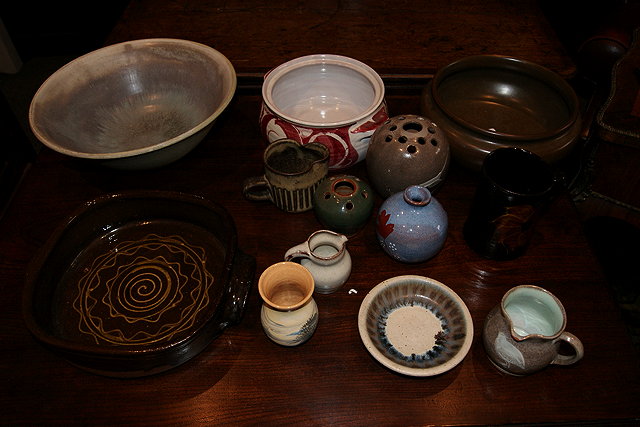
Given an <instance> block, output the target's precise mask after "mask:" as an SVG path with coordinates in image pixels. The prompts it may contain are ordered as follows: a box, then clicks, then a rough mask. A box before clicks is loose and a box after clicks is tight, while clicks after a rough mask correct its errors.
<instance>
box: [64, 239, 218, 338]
mask: <svg viewBox="0 0 640 427" xmlns="http://www.w3.org/2000/svg"><path fill="white" fill-rule="evenodd" d="M205 254H206V252H205V250H204V248H202V247H199V246H195V245H190V244H189V243H187V242H186V241H185V240H184V239H183V238H182V237H180V236H160V235H157V234H150V235H147V236H145V237H144V238H142V239H140V240H135V241H125V242H120V243H118V244H117V245H116V246H115V247H114V248H112V249H111V250H109V251H108V252H106V253H104V254H103V255H101V256H99V257H97V258H96V259H95V260H94V262H93V263H92V265H91V266H90V267H88V268H87V269H86V273H85V274H84V275H83V276H82V277H81V279H80V280H79V282H78V296H77V298H76V299H75V301H74V302H73V308H74V310H75V311H76V312H77V313H78V314H79V316H80V320H79V324H78V328H79V330H80V332H82V333H83V334H87V335H90V336H91V337H92V338H93V339H94V340H95V342H96V343H98V344H100V343H111V344H114V345H116V344H117V345H148V344H152V343H158V342H163V341H169V340H171V339H172V338H173V337H175V336H176V334H180V333H181V332H183V331H186V330H188V329H189V328H190V327H191V326H192V325H194V324H195V323H196V321H197V318H198V315H199V314H200V313H201V312H202V310H203V309H204V308H205V307H207V306H208V305H209V288H210V287H211V285H212V283H213V275H212V274H211V273H210V272H209V271H208V270H207V259H206V255H205Z"/></svg>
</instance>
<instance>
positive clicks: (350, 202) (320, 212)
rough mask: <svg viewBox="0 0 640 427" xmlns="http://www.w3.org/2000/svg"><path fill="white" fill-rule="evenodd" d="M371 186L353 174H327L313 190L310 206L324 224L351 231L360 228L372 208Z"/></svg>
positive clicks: (353, 231)
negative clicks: (311, 205)
mask: <svg viewBox="0 0 640 427" xmlns="http://www.w3.org/2000/svg"><path fill="white" fill-rule="evenodd" d="M373 201H374V200H373V192H372V190H371V187H370V186H369V184H367V183H366V182H364V181H362V180H361V179H360V178H358V177H356V176H353V175H336V176H330V177H328V178H327V179H325V180H324V181H322V182H321V183H320V185H319V186H318V188H317V189H316V191H315V193H314V194H313V209H314V211H315V213H316V217H317V218H318V221H320V222H321V223H322V224H323V225H324V226H325V227H326V228H328V229H330V230H333V231H336V232H338V233H342V234H346V235H351V234H354V233H356V232H357V231H358V230H360V229H361V228H362V227H363V226H364V225H365V224H366V222H367V221H368V220H369V218H370V217H371V212H372V211H373Z"/></svg>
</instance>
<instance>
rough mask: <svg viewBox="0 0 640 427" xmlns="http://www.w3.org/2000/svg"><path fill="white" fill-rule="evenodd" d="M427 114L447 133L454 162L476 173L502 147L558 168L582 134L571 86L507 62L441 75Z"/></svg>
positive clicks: (454, 66) (490, 61)
mask: <svg viewBox="0 0 640 427" xmlns="http://www.w3.org/2000/svg"><path fill="white" fill-rule="evenodd" d="M422 111H423V113H424V114H425V115H426V116H427V117H429V118H430V119H431V120H433V121H434V122H435V123H437V124H438V126H440V128H441V129H443V130H444V131H445V132H446V134H447V139H448V141H449V146H450V148H451V154H452V157H453V159H454V160H455V161H457V162H458V163H459V164H462V165H463V166H465V167H468V168H469V169H473V170H476V171H479V170H480V167H481V165H482V161H483V160H484V158H485V156H486V155H487V154H489V153H490V152H491V151H493V150H495V149H496V148H500V147H520V148H523V149H525V150H528V151H531V152H534V153H536V154H537V155H538V156H540V157H542V158H543V159H544V160H545V161H547V162H549V163H555V162H558V161H560V160H561V159H563V158H565V157H566V156H567V155H568V154H569V153H570V152H571V150H572V148H573V147H574V146H575V144H576V142H577V141H578V136H579V133H580V130H581V120H580V116H579V114H578V113H579V105H578V98H577V96H576V94H575V92H574V91H573V89H572V88H571V86H569V84H568V83H567V82H565V81H564V80H563V79H562V78H561V77H560V76H559V75H557V74H556V73H554V72H552V71H551V70H549V69H547V68H544V67H542V66H540V65H537V64H534V63H531V62H527V61H523V60H519V59H515V58H509V57H503V56H493V55H486V56H485V55H480V56H471V57H467V58H463V59H461V60H459V61H456V62H454V63H451V64H449V65H447V66H446V67H444V68H442V69H440V70H438V72H437V73H436V75H435V76H434V78H433V81H432V82H431V83H430V84H429V86H428V87H427V88H426V89H425V91H424V93H423V95H422Z"/></svg>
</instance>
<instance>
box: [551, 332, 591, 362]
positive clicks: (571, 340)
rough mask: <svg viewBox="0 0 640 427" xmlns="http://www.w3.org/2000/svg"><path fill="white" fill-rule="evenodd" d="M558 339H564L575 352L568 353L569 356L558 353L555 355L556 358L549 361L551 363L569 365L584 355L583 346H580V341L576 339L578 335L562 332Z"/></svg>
mask: <svg viewBox="0 0 640 427" xmlns="http://www.w3.org/2000/svg"><path fill="white" fill-rule="evenodd" d="M558 339H559V340H562V341H565V342H566V343H567V344H569V345H570V346H571V347H573V350H574V351H575V354H573V355H570V356H568V355H563V354H558V355H557V356H556V358H555V359H553V360H552V361H551V364H554V365H571V364H573V363H576V362H577V361H578V360H580V359H582V356H584V347H583V346H582V342H581V341H580V340H579V339H578V337H576V336H575V335H573V334H572V333H569V332H563V333H562V334H561V335H560V336H559V337H558Z"/></svg>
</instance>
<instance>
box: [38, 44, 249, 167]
mask: <svg viewBox="0 0 640 427" xmlns="http://www.w3.org/2000/svg"><path fill="white" fill-rule="evenodd" d="M235 89H236V73H235V70H234V68H233V66H232V65H231V63H230V62H229V60H228V59H227V58H226V57H225V56H224V55H222V54H221V53H220V52H218V51H217V50H215V49H212V48H211V47H209V46H205V45H203V44H199V43H195V42H192V41H187V40H177V39H146V40H135V41H129V42H124V43H120V44H115V45H111V46H107V47H104V48H102V49H98V50H96V51H94V52H91V53H88V54H86V55H84V56H81V57H79V58H77V59H75V60H73V61H71V62H70V63H68V64H67V65H65V66H63V67H62V68H60V69H59V70H58V71H56V72H55V73H54V74H53V75H51V76H50V77H49V78H48V79H47V80H46V81H45V82H44V83H43V84H42V86H41V87H40V88H39V89H38V91H37V92H36V94H35V96H34V97H33V100H32V101H31V107H30V110H29V123H30V125H31V129H32V130H33V132H34V134H35V136H36V137H37V138H38V139H39V140H40V141H41V142H42V143H43V144H44V145H46V146H47V147H49V148H51V149H53V150H55V151H58V152H60V153H63V154H66V155H68V156H71V157H76V158H83V159H92V160H96V161H101V162H103V163H104V164H105V165H107V166H111V167H115V168H124V169H144V168H153V167H159V166H164V165H166V164H168V163H171V162H173V161H175V160H177V159H179V158H181V157H182V156H184V155H185V154H187V153H188V152H189V151H191V150H192V149H193V148H194V147H196V146H197V145H198V143H200V141H201V140H202V139H203V138H204V136H205V135H206V134H207V132H208V131H209V130H210V128H211V126H212V125H213V123H214V121H215V119H216V118H217V117H218V116H219V115H220V114H221V113H222V111H223V110H224V109H225V108H226V106H227V105H228V104H229V102H230V101H231V98H232V97H233V94H234V93H235Z"/></svg>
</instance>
